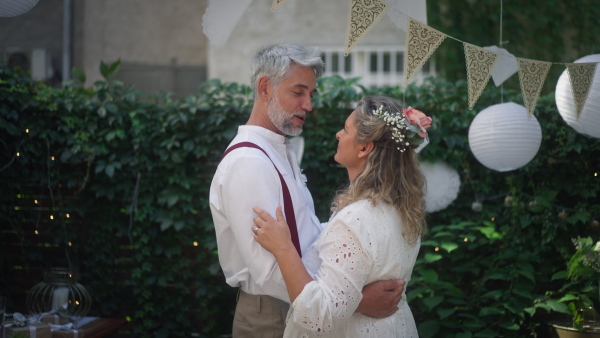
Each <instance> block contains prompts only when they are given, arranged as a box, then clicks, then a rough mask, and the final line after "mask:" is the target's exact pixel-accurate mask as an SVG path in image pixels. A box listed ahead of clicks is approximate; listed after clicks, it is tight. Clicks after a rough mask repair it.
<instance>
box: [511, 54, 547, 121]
mask: <svg viewBox="0 0 600 338" xmlns="http://www.w3.org/2000/svg"><path fill="white" fill-rule="evenodd" d="M517 63H518V64H519V82H520V83H521V93H522V94H523V101H525V107H526V108H527V115H528V116H529V117H531V115H533V111H534V110H535V104H536V103H537V101H538V98H539V97H540V92H541V91H542V87H543V86H544V81H545V80H546V75H548V70H549V69H550V66H552V63H551V62H543V61H536V60H528V59H521V58H517Z"/></svg>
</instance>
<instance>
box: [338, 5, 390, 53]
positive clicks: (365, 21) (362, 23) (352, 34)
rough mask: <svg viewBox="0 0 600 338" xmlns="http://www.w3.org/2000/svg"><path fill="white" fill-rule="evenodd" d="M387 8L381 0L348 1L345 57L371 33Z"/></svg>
mask: <svg viewBox="0 0 600 338" xmlns="http://www.w3.org/2000/svg"><path fill="white" fill-rule="evenodd" d="M387 8H388V5H387V4H386V3H385V2H383V1H381V0H350V7H349V9H348V27H347V28H346V50H345V55H348V54H349V53H350V51H351V50H352V48H354V46H356V45H357V44H358V43H359V42H360V40H362V38H364V37H365V36H366V35H367V34H368V33H369V31H371V28H373V27H374V26H375V25H376V24H377V22H379V19H381V17H382V16H383V15H384V14H385V11H386V10H387Z"/></svg>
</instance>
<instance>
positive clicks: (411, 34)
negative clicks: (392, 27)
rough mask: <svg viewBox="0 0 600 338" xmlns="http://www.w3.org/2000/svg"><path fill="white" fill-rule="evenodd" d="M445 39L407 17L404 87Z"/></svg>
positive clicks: (438, 33)
mask: <svg viewBox="0 0 600 338" xmlns="http://www.w3.org/2000/svg"><path fill="white" fill-rule="evenodd" d="M445 38H446V34H443V33H440V32H438V31H437V30H435V29H433V28H431V27H429V26H427V25H424V24H422V23H420V22H419V21H417V20H415V19H413V18H411V17H409V18H408V29H407V34H406V57H405V58H404V85H405V86H407V85H408V83H409V82H410V80H411V79H412V78H413V77H414V76H415V74H416V73H417V71H419V69H421V67H422V66H423V65H424V64H425V62H426V61H427V60H428V59H429V57H430V56H431V54H433V52H434V51H435V50H436V49H437V48H438V47H439V45H440V44H441V43H442V41H444V39H445Z"/></svg>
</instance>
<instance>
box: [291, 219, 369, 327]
mask: <svg viewBox="0 0 600 338" xmlns="http://www.w3.org/2000/svg"><path fill="white" fill-rule="evenodd" d="M360 223H361V220H360V219H359V217H358V216H356V215H355V214H354V213H353V212H344V211H342V212H341V215H338V216H336V217H335V218H334V219H332V221H331V223H330V224H329V226H328V227H327V228H325V230H324V233H323V234H321V237H320V238H319V239H318V242H317V250H318V251H319V257H320V259H321V267H320V268H319V270H318V272H317V273H316V275H315V281H313V282H311V283H309V284H307V285H306V286H305V287H304V289H303V290H302V293H301V294H300V295H299V296H298V297H297V298H296V300H295V301H294V303H293V304H292V308H293V310H292V312H291V313H290V318H288V323H287V325H294V326H295V328H296V329H297V330H298V331H303V332H306V333H309V334H311V336H313V335H316V336H327V335H328V333H331V332H332V331H333V330H336V334H337V333H339V331H340V328H342V327H343V326H345V323H346V321H347V320H348V319H349V318H350V317H351V316H352V314H353V313H354V311H355V310H356V308H357V307H358V304H359V303H360V301H361V299H362V288H363V286H364V285H365V281H366V280H367V278H368V276H369V274H370V271H371V269H372V267H373V259H372V255H371V250H370V247H369V244H370V238H369V235H368V233H365V232H364V231H362V230H361V226H360ZM362 229H364V228H362ZM335 326H337V328H335ZM342 330H343V329H342Z"/></svg>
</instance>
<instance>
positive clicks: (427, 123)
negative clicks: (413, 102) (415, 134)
mask: <svg viewBox="0 0 600 338" xmlns="http://www.w3.org/2000/svg"><path fill="white" fill-rule="evenodd" d="M402 112H403V113H404V116H406V119H407V120H408V122H410V124H413V125H417V126H419V130H421V132H420V133H419V136H420V137H422V138H425V137H427V130H425V129H427V128H430V127H431V121H432V120H431V117H429V116H427V115H425V114H424V113H423V112H422V111H420V110H416V109H415V108H413V107H408V108H406V109H405V108H402Z"/></svg>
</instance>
